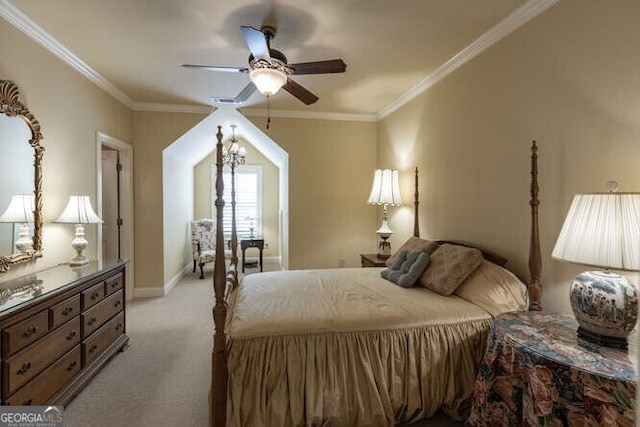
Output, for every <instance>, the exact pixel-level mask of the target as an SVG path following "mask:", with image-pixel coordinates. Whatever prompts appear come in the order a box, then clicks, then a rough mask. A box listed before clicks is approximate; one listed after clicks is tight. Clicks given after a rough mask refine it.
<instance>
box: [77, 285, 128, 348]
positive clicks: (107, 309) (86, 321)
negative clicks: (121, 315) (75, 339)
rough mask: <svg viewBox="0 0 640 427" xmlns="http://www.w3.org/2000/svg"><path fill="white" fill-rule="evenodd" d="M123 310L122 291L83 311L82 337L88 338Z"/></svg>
mask: <svg viewBox="0 0 640 427" xmlns="http://www.w3.org/2000/svg"><path fill="white" fill-rule="evenodd" d="M120 310H122V291H117V292H116V293H115V294H113V295H111V296H110V297H108V298H106V299H105V300H104V301H102V302H100V303H98V304H96V305H94V306H93V307H91V308H90V309H89V310H87V311H85V312H83V313H82V316H81V318H82V337H83V338H86V337H88V336H89V335H91V333H92V332H93V331H95V330H96V329H98V328H99V327H100V326H102V325H103V324H104V322H106V321H107V320H109V319H111V318H112V317H113V316H114V315H115V314H116V313H118V312H119V311H120Z"/></svg>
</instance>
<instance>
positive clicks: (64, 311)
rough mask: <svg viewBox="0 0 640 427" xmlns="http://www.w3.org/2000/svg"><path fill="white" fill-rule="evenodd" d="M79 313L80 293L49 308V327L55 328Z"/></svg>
mask: <svg viewBox="0 0 640 427" xmlns="http://www.w3.org/2000/svg"><path fill="white" fill-rule="evenodd" d="M78 314H80V295H75V296H73V297H71V298H69V299H67V300H65V301H63V302H61V303H60V304H56V305H54V306H53V307H51V308H50V309H49V315H50V316H51V329H55V328H57V327H58V326H60V325H62V324H63V323H65V322H67V321H69V320H71V319H73V317H75V316H77V315H78Z"/></svg>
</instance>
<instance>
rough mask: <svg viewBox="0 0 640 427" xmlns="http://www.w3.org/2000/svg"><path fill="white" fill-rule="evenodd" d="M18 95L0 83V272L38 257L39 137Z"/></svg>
mask: <svg viewBox="0 0 640 427" xmlns="http://www.w3.org/2000/svg"><path fill="white" fill-rule="evenodd" d="M18 94H19V90H18V86H17V85H16V84H15V83H14V82H12V81H10V80H0V113H2V114H1V115H0V272H4V271H7V270H8V269H9V268H11V266H12V265H14V264H19V263H23V262H27V261H31V260H34V259H36V258H38V257H41V256H42V154H43V152H44V147H42V146H41V145H40V141H41V140H42V133H41V132H40V123H38V120H36V118H35V117H34V116H33V114H31V112H30V111H29V110H28V109H27V108H26V107H25V106H24V105H23V104H22V103H21V102H20V101H18Z"/></svg>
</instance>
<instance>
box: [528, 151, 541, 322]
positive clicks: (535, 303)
mask: <svg viewBox="0 0 640 427" xmlns="http://www.w3.org/2000/svg"><path fill="white" fill-rule="evenodd" d="M529 205H530V206H531V242H530V244H529V273H530V275H531V277H530V281H529V310H532V311H540V310H542V305H541V299H542V286H541V285H540V271H541V270H542V257H541V255H540V234H539V229H538V205H540V201H539V200H538V147H537V146H536V142H535V141H533V144H532V145H531V200H530V201H529Z"/></svg>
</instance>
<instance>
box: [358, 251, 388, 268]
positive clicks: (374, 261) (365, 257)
mask: <svg viewBox="0 0 640 427" xmlns="http://www.w3.org/2000/svg"><path fill="white" fill-rule="evenodd" d="M387 259H388V258H378V255H377V254H360V264H361V265H362V267H386V265H387V264H386V262H387Z"/></svg>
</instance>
